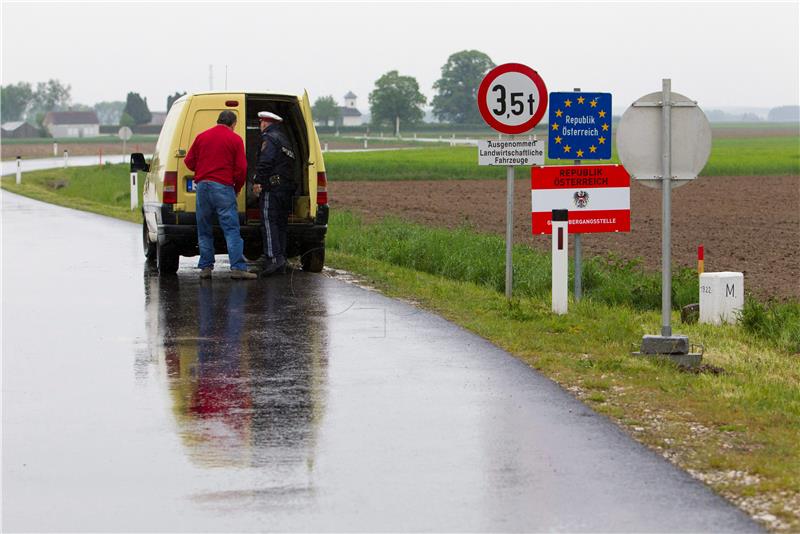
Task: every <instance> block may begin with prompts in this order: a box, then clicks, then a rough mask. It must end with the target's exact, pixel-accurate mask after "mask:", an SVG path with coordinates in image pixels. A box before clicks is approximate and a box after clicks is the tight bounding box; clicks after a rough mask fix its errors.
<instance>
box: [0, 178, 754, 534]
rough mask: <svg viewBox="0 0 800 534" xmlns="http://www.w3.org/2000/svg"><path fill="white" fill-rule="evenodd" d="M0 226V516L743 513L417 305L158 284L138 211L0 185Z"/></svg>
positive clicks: (705, 520)
mask: <svg viewBox="0 0 800 534" xmlns="http://www.w3.org/2000/svg"><path fill="white" fill-rule="evenodd" d="M2 223H3V226H2V240H3V241H2V244H3V249H2V253H3V259H2V266H3V340H2V343H3V346H2V349H3V392H2V393H3V415H2V419H3V420H2V422H3V459H2V481H3V488H2V489H3V501H2V508H3V514H2V515H3V519H2V529H3V531H5V532H12V531H20V530H25V531H120V530H122V531H255V530H259V531H264V530H267V531H308V530H311V531H387V530H391V531H419V530H427V531H487V530H488V531H543V530H547V531H639V532H641V531H660V532H663V531H671V532H674V531H715V532H719V531H757V530H758V529H757V527H756V526H755V525H754V524H753V523H751V522H750V521H749V519H747V518H746V517H745V516H744V515H743V514H742V513H740V512H739V511H738V510H736V509H734V508H733V507H731V506H729V505H728V504H726V503H725V502H724V501H722V500H721V499H719V498H718V497H716V496H715V495H713V494H712V493H711V492H710V491H708V490H707V489H706V488H705V487H704V486H702V485H701V484H699V483H697V482H696V481H694V480H692V479H691V478H690V477H689V476H688V475H686V474H684V473H682V472H681V471H679V470H677V469H675V468H673V467H672V466H671V465H669V464H668V463H667V462H665V461H663V460H662V459H661V458H659V457H657V456H656V455H654V454H652V453H651V452H649V451H647V450H646V449H644V448H643V447H641V446H639V445H637V444H636V443H634V442H632V441H631V440H630V439H629V438H628V437H627V436H625V435H624V434H623V433H622V432H620V431H619V430H618V429H617V428H616V427H614V426H613V425H612V424H610V423H609V422H608V421H606V420H605V419H604V418H602V417H599V416H597V415H595V414H594V413H593V412H592V411H590V410H589V409H588V408H587V407H585V406H584V405H582V404H580V403H579V402H577V401H576V400H574V399H573V398H572V397H570V396H569V395H567V394H565V393H564V392H563V391H562V390H561V389H559V388H558V387H557V386H555V385H554V384H553V383H552V382H550V381H549V380H547V379H545V378H543V377H541V376H540V375H538V374H537V373H536V372H534V371H533V370H531V369H530V368H528V367H526V366H525V365H523V364H521V363H520V362H519V361H517V360H516V359H514V358H513V357H511V356H509V355H508V354H506V353H504V352H503V351H501V350H499V349H497V348H495V347H493V346H492V345H490V344H488V343H486V342H485V341H483V340H482V339H480V338H477V337H475V336H473V335H471V334H469V333H467V332H465V331H463V330H461V329H460V328H457V327H455V326H453V325H451V324H449V323H447V322H446V321H444V320H442V319H440V318H438V317H436V316H434V315H431V314H428V313H425V312H421V311H419V310H418V309H416V308H414V307H411V306H409V305H406V304H404V303H400V302H397V301H393V300H390V299H387V298H384V297H382V296H381V295H378V294H376V293H374V292H370V291H367V290H364V289H361V288H359V287H357V286H354V285H351V284H347V283H345V282H342V281H340V280H336V279H333V278H330V277H326V276H324V275H312V274H306V273H296V274H295V275H293V276H283V277H277V278H274V279H270V280H263V281H255V282H250V281H247V282H235V281H231V280H229V279H228V277H227V272H226V269H224V268H221V269H219V271H218V272H217V273H215V278H214V279H213V280H212V281H211V282H209V283H205V282H203V283H202V284H201V283H200V280H199V279H198V277H197V272H196V271H195V270H194V269H193V268H192V267H193V265H194V262H193V261H192V260H190V259H182V264H181V270H180V271H179V274H178V276H177V277H176V278H173V279H171V280H167V279H161V280H160V279H159V278H158V277H155V276H152V275H150V274H148V273H147V272H146V270H145V269H143V262H142V258H141V257H140V255H141V252H140V242H139V240H140V229H139V227H138V226H136V225H132V224H129V223H125V222H121V221H116V220H112V219H107V218H104V217H100V216H97V215H93V214H87V213H81V212H76V211H71V210H67V209H63V208H58V207H55V206H49V205H46V204H42V203H39V202H36V201H33V200H29V199H24V198H21V197H18V196H15V195H11V194H8V193H5V194H4V195H3V215H2ZM220 259H222V257H218V260H220ZM218 266H219V267H222V266H221V265H219V263H218Z"/></svg>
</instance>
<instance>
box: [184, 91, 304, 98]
mask: <svg viewBox="0 0 800 534" xmlns="http://www.w3.org/2000/svg"><path fill="white" fill-rule="evenodd" d="M195 95H277V96H294V97H296V96H297V93H293V92H291V91H231V90H227V91H225V90H222V91H198V92H197V93H189V94H188V95H186V96H195Z"/></svg>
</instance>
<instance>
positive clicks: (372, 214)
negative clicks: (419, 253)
mask: <svg viewBox="0 0 800 534" xmlns="http://www.w3.org/2000/svg"><path fill="white" fill-rule="evenodd" d="M505 188H506V186H505V182H504V181H498V180H480V181H479V180H475V181H473V180H465V181H429V182H411V181H402V182H336V183H331V184H329V188H328V189H329V191H330V195H331V205H332V207H333V208H334V209H347V210H350V211H353V212H355V213H358V214H361V215H363V216H364V217H365V218H366V219H367V220H369V221H376V220H378V219H380V218H381V217H383V216H386V215H395V216H398V217H401V218H403V219H406V220H409V221H414V222H418V223H422V224H426V225H430V226H443V227H449V228H455V227H459V226H463V225H468V226H470V227H472V228H474V229H475V230H478V231H481V232H486V233H495V234H500V235H504V234H505V209H506V207H505V206H506V201H505V195H506V189H505ZM530 206H531V196H530V180H528V179H525V180H517V183H516V185H515V200H514V211H515V216H514V219H515V224H514V240H515V242H518V243H525V244H529V245H531V246H533V247H536V248H537V249H540V250H543V251H549V250H550V239H549V237H546V236H532V235H531V228H530V225H531V217H530ZM631 226H632V228H631V232H630V233H627V234H586V235H584V236H583V250H584V255H586V256H589V255H604V254H606V253H609V252H612V253H614V254H617V255H619V256H621V257H623V258H626V259H635V258H641V260H642V261H643V264H644V266H645V267H646V268H647V269H651V270H654V271H655V270H658V269H660V266H661V192H660V191H659V190H654V189H649V188H646V187H643V186H641V185H639V184H638V183H633V184H632V185H631ZM571 244H572V243H570V245H571ZM698 245H704V246H705V269H706V271H707V272H710V271H739V272H744V277H745V278H744V280H745V290H746V291H750V292H752V293H753V294H755V295H757V296H759V297H761V298H769V297H775V298H778V299H786V298H794V299H798V298H800V177H799V176H769V177H760V176H746V177H745V176H737V177H703V178H698V179H697V180H695V181H694V182H693V183H690V184H688V185H685V186H683V187H680V188H678V189H675V190H673V197H672V259H673V264H675V265H679V266H686V267H696V265H697V246H698Z"/></svg>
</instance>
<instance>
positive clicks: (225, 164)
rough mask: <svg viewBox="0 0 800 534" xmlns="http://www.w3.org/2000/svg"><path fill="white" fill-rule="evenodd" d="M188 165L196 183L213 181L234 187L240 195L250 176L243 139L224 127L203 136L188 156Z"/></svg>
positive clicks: (218, 125) (185, 161)
mask: <svg viewBox="0 0 800 534" xmlns="http://www.w3.org/2000/svg"><path fill="white" fill-rule="evenodd" d="M184 163H186V166H187V167H188V168H189V170H192V171H194V180H195V182H201V181H203V180H211V181H212V182H217V183H220V184H223V185H228V186H231V187H233V189H234V190H235V191H236V194H237V195H238V194H239V191H240V190H241V189H242V186H243V185H244V182H245V178H246V175H247V158H245V155H244V143H243V142H242V138H241V137H239V136H238V135H237V134H236V133H234V131H233V130H231V129H230V128H228V127H227V126H225V125H223V124H217V125H216V126H214V127H213V128H209V129H208V130H206V131H205V132H202V133H201V134H199V135H198V136H197V138H195V140H194V143H192V147H191V148H190V149H189V153H188V154H186V159H185V160H184Z"/></svg>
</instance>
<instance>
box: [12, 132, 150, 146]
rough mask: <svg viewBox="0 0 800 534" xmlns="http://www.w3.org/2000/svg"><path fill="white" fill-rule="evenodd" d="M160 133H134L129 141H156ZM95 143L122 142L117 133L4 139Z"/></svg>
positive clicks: (24, 142) (19, 142) (20, 142)
mask: <svg viewBox="0 0 800 534" xmlns="http://www.w3.org/2000/svg"><path fill="white" fill-rule="evenodd" d="M157 140H158V135H134V136H133V137H131V139H130V140H129V141H128V143H155V142H156V141H157ZM53 143H58V144H93V143H122V141H121V140H120V138H119V136H118V135H116V134H108V135H99V136H97V137H34V138H30V139H5V138H4V139H3V144H4V145H48V144H53Z"/></svg>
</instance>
